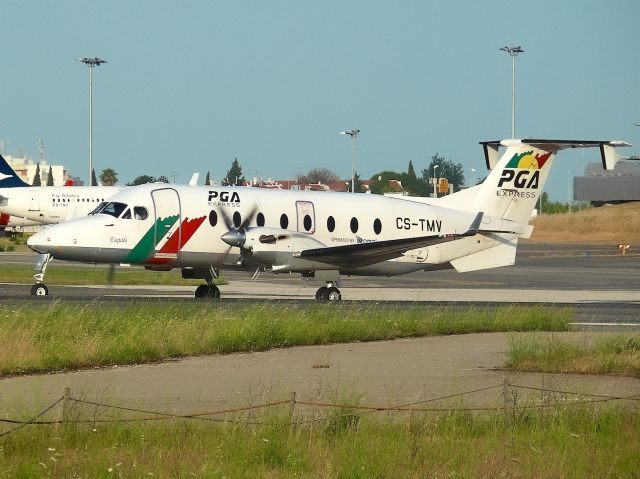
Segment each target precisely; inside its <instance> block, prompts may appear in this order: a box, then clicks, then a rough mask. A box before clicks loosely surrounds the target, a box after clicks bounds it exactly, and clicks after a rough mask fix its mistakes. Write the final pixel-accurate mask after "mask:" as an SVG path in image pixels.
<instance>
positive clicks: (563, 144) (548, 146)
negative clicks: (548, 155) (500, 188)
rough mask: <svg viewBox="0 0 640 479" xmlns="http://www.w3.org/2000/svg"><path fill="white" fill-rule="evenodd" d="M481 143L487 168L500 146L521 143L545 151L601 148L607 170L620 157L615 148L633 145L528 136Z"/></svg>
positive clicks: (603, 165) (491, 163) (489, 167)
mask: <svg viewBox="0 0 640 479" xmlns="http://www.w3.org/2000/svg"><path fill="white" fill-rule="evenodd" d="M480 144H481V145H482V148H483V150H484V158H485V162H486V164H487V168H488V169H489V170H492V169H493V168H494V167H495V166H496V164H497V163H498V160H499V159H500V155H499V153H498V148H499V147H500V146H504V147H509V146H516V145H518V144H521V145H529V146H532V147H534V148H538V149H540V150H544V151H550V152H553V153H556V152H558V151H560V150H565V149H567V148H596V147H597V148H599V149H600V158H601V160H602V167H603V168H604V169H606V170H612V169H613V167H614V166H615V164H616V163H617V162H618V160H619V159H620V157H619V156H618V155H617V154H616V152H615V148H617V147H625V146H632V145H631V144H629V143H627V142H625V141H619V140H615V141H609V140H543V139H536V138H526V139H524V140H502V141H500V140H494V141H481V142H480Z"/></svg>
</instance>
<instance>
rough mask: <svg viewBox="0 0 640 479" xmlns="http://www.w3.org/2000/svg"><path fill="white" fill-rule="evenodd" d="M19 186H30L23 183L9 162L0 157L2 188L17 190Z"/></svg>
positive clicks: (0, 186)
mask: <svg viewBox="0 0 640 479" xmlns="http://www.w3.org/2000/svg"><path fill="white" fill-rule="evenodd" d="M18 186H29V185H28V184H27V183H25V182H24V181H22V180H21V179H20V177H19V176H18V175H17V174H16V172H15V171H14V170H13V168H11V166H9V163H7V160H5V159H4V158H3V157H2V155H0V188H15V187H18Z"/></svg>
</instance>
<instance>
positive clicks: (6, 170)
mask: <svg viewBox="0 0 640 479" xmlns="http://www.w3.org/2000/svg"><path fill="white" fill-rule="evenodd" d="M120 191H122V187H120V186H73V187H71V186H46V187H43V186H30V185H28V184H27V183H25V182H24V181H22V180H21V179H20V178H19V177H18V175H17V174H16V172H15V171H14V170H13V169H12V168H11V166H9V164H8V163H7V161H6V160H5V159H4V158H3V157H2V156H0V213H4V214H9V215H11V216H12V219H13V221H16V222H20V220H21V219H24V220H28V221H25V222H22V223H24V224H27V223H29V222H35V223H36V224H53V223H59V222H61V221H64V220H65V219H69V218H75V217H78V216H86V215H87V214H88V213H89V212H91V211H92V210H94V209H95V207H96V206H98V205H99V204H100V203H101V202H103V201H104V200H106V199H107V198H109V197H110V196H112V195H114V194H116V193H118V192H120Z"/></svg>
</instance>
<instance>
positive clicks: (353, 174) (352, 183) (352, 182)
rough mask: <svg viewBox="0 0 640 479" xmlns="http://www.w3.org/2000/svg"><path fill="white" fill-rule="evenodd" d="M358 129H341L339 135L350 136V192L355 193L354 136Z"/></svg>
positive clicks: (355, 136)
mask: <svg viewBox="0 0 640 479" xmlns="http://www.w3.org/2000/svg"><path fill="white" fill-rule="evenodd" d="M358 133H360V130H345V131H341V132H340V134H341V135H349V136H350V137H351V193H355V192H356V190H355V185H356V138H357V136H358Z"/></svg>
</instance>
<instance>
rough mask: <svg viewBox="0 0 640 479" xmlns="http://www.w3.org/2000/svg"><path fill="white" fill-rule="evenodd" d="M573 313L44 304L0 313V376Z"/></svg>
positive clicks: (544, 323) (474, 329) (477, 327)
mask: <svg viewBox="0 0 640 479" xmlns="http://www.w3.org/2000/svg"><path fill="white" fill-rule="evenodd" d="M572 315H573V312H572V310H571V309H558V308H551V307H542V306H534V307H528V306H496V307H489V308H480V307H469V308H467V309H455V310H454V309H448V308H446V307H429V306H426V307H425V306H415V307H398V306H387V305H373V306H371V305H362V304H357V303H356V304H346V303H345V304H339V305H336V304H315V303H311V304H291V303H280V302H268V303H261V304H258V305H255V304H253V305H245V304H238V303H226V304H225V303H223V302H212V303H202V302H194V303H186V304H185V303H178V304H176V303H154V302H152V301H149V302H138V303H135V304H114V303H99V302H91V303H86V304H68V303H62V302H52V303H48V304H38V305H33V304H30V305H29V306H12V305H0V374H2V375H11V374H21V373H33V372H44V371H58V370H68V369H77V368H84V367H90V366H107V365H113V364H134V363H143V362H153V361H158V360H162V359H167V358H176V357H181V356H196V355H204V354H223V353H232V352H238V351H262V350H266V349H270V348H279V347H288V346H298V345H312V344H329V343H341V342H352V341H376V340H387V339H395V338H406V337H418V336H433V335H445V334H465V333H478V332H492V331H566V330H568V329H569V328H570V325H569V323H570V321H571V318H572Z"/></svg>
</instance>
